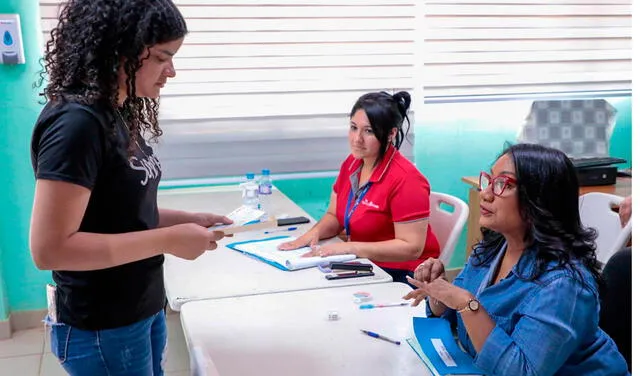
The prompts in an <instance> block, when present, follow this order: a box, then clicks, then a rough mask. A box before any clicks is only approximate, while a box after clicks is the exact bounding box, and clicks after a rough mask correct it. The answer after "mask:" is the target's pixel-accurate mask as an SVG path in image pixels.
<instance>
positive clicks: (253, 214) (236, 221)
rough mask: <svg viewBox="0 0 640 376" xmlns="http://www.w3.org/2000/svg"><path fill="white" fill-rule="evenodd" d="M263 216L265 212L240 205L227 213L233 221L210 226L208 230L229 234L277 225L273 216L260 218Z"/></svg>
mask: <svg viewBox="0 0 640 376" xmlns="http://www.w3.org/2000/svg"><path fill="white" fill-rule="evenodd" d="M264 217H265V212H263V211H262V210H258V209H253V208H250V207H247V206H241V207H239V208H237V209H235V210H234V211H232V212H231V213H229V214H227V218H229V219H231V220H232V221H233V223H232V224H230V225H216V226H211V227H209V231H222V232H224V233H225V235H231V234H235V233H238V232H244V231H255V230H262V229H269V228H274V227H276V226H277V222H276V220H275V219H274V218H268V219H266V220H262V219H263V218H264Z"/></svg>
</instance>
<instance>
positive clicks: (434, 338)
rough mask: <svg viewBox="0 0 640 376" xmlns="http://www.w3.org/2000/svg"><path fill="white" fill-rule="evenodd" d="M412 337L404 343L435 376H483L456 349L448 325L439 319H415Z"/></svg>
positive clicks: (463, 354)
mask: <svg viewBox="0 0 640 376" xmlns="http://www.w3.org/2000/svg"><path fill="white" fill-rule="evenodd" d="M413 332H414V335H415V338H408V339H407V343H408V344H409V345H410V346H411V348H413V351H415V352H416V354H418V356H419V357H420V359H421V360H422V361H423V362H424V364H425V365H426V366H427V368H429V370H430V371H431V372H432V373H433V375H434V376H446V375H469V376H471V375H473V376H475V375H482V371H480V370H479V369H478V368H477V367H476V366H475V365H474V364H473V359H472V358H471V356H470V355H469V354H467V353H465V352H464V351H462V349H461V348H460V347H459V346H458V344H457V343H456V340H455V339H454V338H453V333H451V327H450V326H449V322H448V321H447V320H445V319H441V318H427V317H414V318H413Z"/></svg>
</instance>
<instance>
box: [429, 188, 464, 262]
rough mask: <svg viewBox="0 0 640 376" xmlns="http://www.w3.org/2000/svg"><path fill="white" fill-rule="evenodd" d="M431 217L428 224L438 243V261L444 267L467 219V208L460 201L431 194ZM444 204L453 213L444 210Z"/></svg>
mask: <svg viewBox="0 0 640 376" xmlns="http://www.w3.org/2000/svg"><path fill="white" fill-rule="evenodd" d="M429 200H430V202H431V217H430V218H429V224H430V225H431V229H432V230H433V233H434V234H435V235H436V237H437V238H438V242H439V243H440V260H441V261H442V263H443V264H444V266H445V267H446V266H447V265H448V264H449V261H450V260H451V255H453V251H454V250H455V248H456V244H458V240H459V238H460V233H461V232H462V228H463V227H464V224H465V223H466V222H467V218H468V217H469V206H467V204H466V203H465V202H464V201H462V200H461V199H459V198H457V197H454V196H451V195H448V194H445V193H439V192H431V196H430V198H429ZM443 204H445V205H447V206H449V207H452V208H453V211H448V210H445V209H444V208H443V207H442V205H443Z"/></svg>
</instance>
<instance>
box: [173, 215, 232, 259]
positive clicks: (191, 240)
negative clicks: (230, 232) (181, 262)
mask: <svg viewBox="0 0 640 376" xmlns="http://www.w3.org/2000/svg"><path fill="white" fill-rule="evenodd" d="M170 229H171V233H170V234H171V235H170V238H169V242H168V244H167V249H166V250H165V252H167V253H170V254H172V255H174V256H177V257H180V258H183V259H185V260H195V259H196V258H198V257H199V256H200V255H201V254H203V253H204V252H205V251H207V250H214V249H216V248H217V247H218V244H217V241H218V240H220V239H222V238H223V237H224V233H223V232H221V231H209V230H207V229H206V228H203V227H202V226H199V225H197V224H195V223H183V224H180V225H175V226H172V227H170Z"/></svg>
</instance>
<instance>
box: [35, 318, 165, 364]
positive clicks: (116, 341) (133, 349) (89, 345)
mask: <svg viewBox="0 0 640 376" xmlns="http://www.w3.org/2000/svg"><path fill="white" fill-rule="evenodd" d="M45 321H46V322H47V323H48V326H49V327H50V328H51V352H52V353H53V355H55V356H56V358H58V360H59V361H60V364H61V365H62V367H63V368H64V369H65V371H67V373H69V374H70V375H72V376H75V375H78V376H84V375H92V376H102V375H104V376H116V375H117V376H162V375H164V372H163V369H162V364H163V357H164V355H165V348H166V345H167V326H166V321H165V316H164V311H160V312H158V313H156V314H155V315H153V316H151V317H149V318H147V319H144V320H142V321H138V322H137V323H134V324H131V325H128V326H123V327H120V328H115V329H106V330H96V331H91V330H81V329H77V328H74V327H71V326H69V325H66V324H62V323H56V324H53V323H51V322H50V320H48V318H47V319H45Z"/></svg>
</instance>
